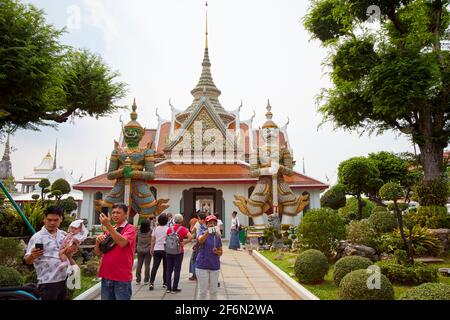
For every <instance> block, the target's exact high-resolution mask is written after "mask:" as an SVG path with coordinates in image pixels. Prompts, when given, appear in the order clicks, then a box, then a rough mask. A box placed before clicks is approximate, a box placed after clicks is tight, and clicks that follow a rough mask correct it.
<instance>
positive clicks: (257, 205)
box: [234, 102, 309, 229]
mask: <svg viewBox="0 0 450 320" xmlns="http://www.w3.org/2000/svg"><path fill="white" fill-rule="evenodd" d="M271 109H272V107H271V106H270V102H269V103H268V105H267V113H266V122H265V123H264V125H263V126H262V130H260V134H262V140H263V141H262V143H260V144H259V147H258V148H257V150H255V151H254V152H253V153H252V154H251V157H250V175H251V176H252V177H259V180H258V183H257V184H256V187H255V190H254V191H253V193H252V195H251V196H250V198H249V199H247V198H245V197H243V196H234V197H235V199H236V201H234V204H235V205H236V206H237V207H238V208H239V210H240V211H241V212H242V213H243V214H245V215H247V216H249V217H251V218H252V219H253V222H254V226H255V227H257V228H258V227H259V228H261V229H263V228H264V227H265V224H264V218H263V214H264V213H268V211H270V209H272V214H273V217H274V218H277V217H278V215H279V214H282V221H281V224H282V225H293V224H294V218H295V216H296V215H298V214H299V213H300V212H301V211H303V209H304V208H305V207H306V206H307V205H308V203H309V194H305V195H301V196H297V195H295V194H294V192H292V190H291V188H289V186H288V184H287V183H286V182H285V181H284V175H286V176H292V175H293V167H294V164H293V159H292V154H291V152H290V151H289V149H288V148H287V147H286V146H282V147H280V141H279V132H280V129H279V128H278V126H277V125H276V123H275V122H273V120H272V117H273V114H272V112H271Z"/></svg>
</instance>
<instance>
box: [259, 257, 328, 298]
mask: <svg viewBox="0 0 450 320" xmlns="http://www.w3.org/2000/svg"><path fill="white" fill-rule="evenodd" d="M252 256H253V257H254V258H255V260H257V261H258V262H259V263H261V264H262V265H263V266H264V267H265V268H267V269H268V270H269V271H270V272H271V273H272V274H273V275H274V276H275V277H276V278H278V280H280V281H281V282H283V284H284V285H286V286H287V287H288V288H289V289H290V290H291V291H293V293H294V294H295V295H297V296H298V297H299V298H300V299H302V300H320V299H319V298H318V297H317V296H315V295H314V294H312V293H311V292H310V291H308V290H307V289H306V288H305V287H303V286H302V285H300V284H299V283H298V282H297V281H295V280H294V279H292V278H291V277H290V276H289V275H287V274H286V273H285V272H284V271H282V270H281V269H280V268H278V267H277V266H276V265H275V264H273V263H272V262H271V261H270V260H269V259H267V258H266V257H264V256H263V255H262V254H261V253H259V252H258V251H256V250H253V253H252Z"/></svg>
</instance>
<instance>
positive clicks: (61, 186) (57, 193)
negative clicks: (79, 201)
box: [51, 178, 72, 203]
mask: <svg viewBox="0 0 450 320" xmlns="http://www.w3.org/2000/svg"><path fill="white" fill-rule="evenodd" d="M71 190H72V188H71V187H70V184H69V183H68V182H67V181H66V180H64V179H62V178H61V179H58V180H55V181H54V182H53V183H52V186H51V195H52V196H54V197H55V198H56V201H57V203H59V202H60V200H61V198H62V196H63V195H65V194H68V193H70V191H71Z"/></svg>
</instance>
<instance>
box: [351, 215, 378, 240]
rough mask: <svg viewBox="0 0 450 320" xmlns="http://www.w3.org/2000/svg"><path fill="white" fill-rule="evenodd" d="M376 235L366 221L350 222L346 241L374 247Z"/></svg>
mask: <svg viewBox="0 0 450 320" xmlns="http://www.w3.org/2000/svg"><path fill="white" fill-rule="evenodd" d="M377 237H378V235H377V233H376V231H375V229H374V228H373V227H372V225H371V224H370V223H369V222H368V221H367V219H364V220H361V221H358V220H355V221H352V222H350V224H349V225H348V227H347V239H348V240H350V241H351V242H353V243H357V244H363V245H366V246H369V247H375V246H376V244H377Z"/></svg>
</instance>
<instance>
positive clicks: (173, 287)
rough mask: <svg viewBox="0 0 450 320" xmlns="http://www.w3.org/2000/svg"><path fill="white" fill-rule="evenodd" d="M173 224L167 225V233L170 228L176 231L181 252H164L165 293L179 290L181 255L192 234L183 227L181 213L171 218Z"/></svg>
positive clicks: (169, 231) (169, 232)
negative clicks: (165, 260) (165, 270)
mask: <svg viewBox="0 0 450 320" xmlns="http://www.w3.org/2000/svg"><path fill="white" fill-rule="evenodd" d="M173 220H174V223H175V224H174V225H173V227H169V229H168V230H167V235H169V234H171V233H172V230H173V231H174V232H177V231H178V237H179V239H180V247H181V253H179V254H168V253H166V259H167V275H166V280H167V284H166V286H167V291H166V292H167V293H178V292H180V291H181V289H179V288H178V283H179V281H180V271H181V264H182V263H183V256H184V244H186V243H189V242H191V241H192V234H191V233H190V232H189V230H188V229H187V228H185V227H183V226H182V225H181V224H182V223H183V216H182V215H181V214H176V215H175V217H174V218H173ZM185 237H187V240H186V241H184V238H185ZM172 273H173V274H174V275H173V284H172Z"/></svg>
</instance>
